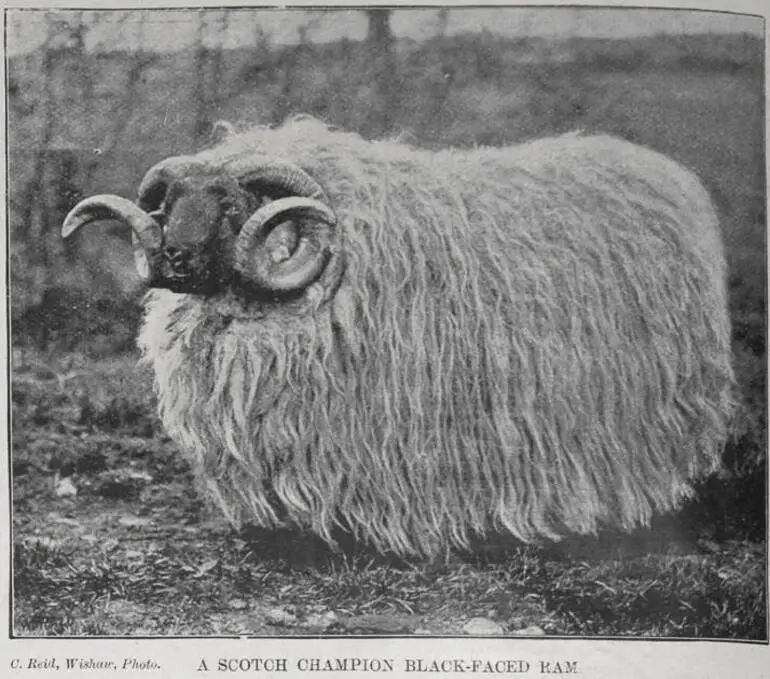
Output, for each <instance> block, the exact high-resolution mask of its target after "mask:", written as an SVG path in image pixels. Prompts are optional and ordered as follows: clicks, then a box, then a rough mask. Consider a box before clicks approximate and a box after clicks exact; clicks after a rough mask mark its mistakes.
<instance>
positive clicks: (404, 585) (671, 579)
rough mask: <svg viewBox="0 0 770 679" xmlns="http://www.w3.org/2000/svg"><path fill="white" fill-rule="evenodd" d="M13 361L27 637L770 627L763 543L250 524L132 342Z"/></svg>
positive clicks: (762, 634)
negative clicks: (377, 548)
mask: <svg viewBox="0 0 770 679" xmlns="http://www.w3.org/2000/svg"><path fill="white" fill-rule="evenodd" d="M14 362H15V365H14V376H15V379H14V385H13V402H14V407H13V423H14V427H13V437H14V456H13V469H14V488H13V507H14V516H13V525H14V632H15V634H16V635H18V636H62V635H63V636H94V635H96V636H114V635H120V636H123V635H132V636H133V635H147V636H155V635H174V636H186V635H207V636H209V635H227V636H230V635H244V634H245V635H287V634H290V635H295V634H299V635H318V634H326V635H340V634H344V635H350V634H386V635H404V634H414V633H419V634H435V635H456V634H462V630H463V627H464V625H465V624H466V623H467V622H468V620H470V619H471V618H474V617H484V618H487V619H490V620H493V621H494V622H495V623H497V624H498V625H499V626H500V629H501V631H502V633H503V634H517V633H520V632H521V630H525V629H527V628H529V629H530V631H531V630H532V629H535V631H536V632H541V633H545V634H548V635H586V636H593V635H601V636H661V637H700V638H703V637H710V638H730V639H755V640H758V639H765V638H767V626H766V619H765V600H766V598H765V597H766V592H765V582H766V574H765V563H764V546H763V543H761V542H755V543H751V542H748V541H732V542H724V543H721V544H716V543H713V542H709V541H703V540H701V541H698V540H697V539H695V538H688V537H686V536H685V535H684V534H683V533H682V531H681V530H679V524H678V523H677V519H676V518H674V519H673V520H671V521H670V522H669V524H668V525H669V527H671V526H673V527H674V528H673V529H671V530H669V531H668V533H667V534H666V535H665V536H664V535H663V534H662V532H661V531H654V530H653V531H648V532H647V533H644V532H640V534H638V535H635V536H631V537H627V538H620V537H617V536H602V537H601V538H594V539H588V538H586V539H580V540H578V539H576V540H573V541H570V542H568V543H567V544H564V545H545V546H541V547H532V546H529V547H527V546H522V545H517V544H506V542H505V541H504V540H502V539H499V540H493V541H491V543H488V544H485V545H483V547H481V548H480V549H479V550H478V551H476V552H475V553H474V555H473V556H469V555H455V556H452V557H450V558H449V559H448V560H447V561H441V562H437V563H434V564H408V563H404V562H402V561H399V560H396V559H390V558H387V557H383V556H380V555H377V554H374V553H373V552H371V551H369V550H368V549H367V548H366V547H365V546H361V545H351V544H343V545H342V549H341V550H340V551H333V550H331V549H330V548H329V547H328V546H326V545H325V544H323V543H321V542H320V541H319V540H318V539H316V538H314V537H312V536H309V535H303V534H300V533H296V532H292V531H279V532H268V531H261V530H256V529H252V530H246V531H243V532H236V531H234V530H232V529H231V528H230V527H228V526H227V525H225V524H224V523H223V522H222V521H221V519H220V518H219V517H218V516H216V515H212V514H210V513H209V511H208V509H207V508H205V507H203V506H202V505H201V504H200V502H199V500H198V497H197V495H196V493H195V490H194V486H193V481H192V478H191V475H190V472H189V469H188V467H187V465H186V463H185V462H184V460H183V458H182V456H181V455H180V454H179V453H178V451H177V450H176V449H175V448H174V446H173V444H172V443H171V442H170V441H169V440H168V438H167V437H165V435H164V434H163V432H162V429H161V428H160V426H159V423H158V422H157V419H156V418H155V416H154V404H153V403H152V399H148V397H147V394H148V393H149V392H150V389H149V376H148V375H147V374H146V373H144V372H142V371H138V370H137V369H136V366H135V357H134V356H132V355H126V356H122V357H114V358H111V359H109V360H102V361H97V362H95V363H94V362H90V363H89V362H88V360H87V359H86V358H84V357H82V356H78V355H75V354H73V355H64V356H62V357H59V358H55V359H54V358H52V357H50V356H49V357H47V358H46V357H43V356H41V355H32V354H30V353H29V352H27V353H26V354H25V355H23V356H22V355H20V354H19V352H16V354H15V356H14ZM84 364H88V365H90V369H89V370H84V369H81V366H82V365H84ZM73 489H75V490H76V491H77V492H76V494H73ZM169 601H173V602H174V605H173V606H169Z"/></svg>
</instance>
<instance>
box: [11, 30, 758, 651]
mask: <svg viewBox="0 0 770 679" xmlns="http://www.w3.org/2000/svg"><path fill="white" fill-rule="evenodd" d="M373 47H376V46H372V45H366V44H359V43H352V42H342V43H336V44H330V45H323V46H320V45H313V44H310V43H306V44H301V45H298V46H295V47H290V48H280V49H279V48H273V47H271V46H270V45H269V44H268V43H263V44H258V45H255V47H254V49H251V50H244V49H241V50H232V51H224V52H222V51H218V52H214V51H211V50H203V49H197V50H190V51H187V52H180V53H173V54H164V55H158V54H151V53H106V54H96V55H95V54H87V53H84V52H82V51H78V49H77V46H75V47H72V46H71V45H69V46H65V47H57V46H56V45H51V46H50V49H48V50H46V51H44V52H43V51H41V52H38V53H32V54H30V55H27V56H24V57H18V58H14V59H12V60H11V61H10V63H9V70H8V73H9V157H10V177H9V182H10V186H9V189H10V213H9V214H10V228H11V283H12V289H11V301H12V304H11V306H12V343H13V349H14V350H13V356H12V370H13V378H14V379H13V389H12V399H13V430H12V436H13V441H12V443H13V472H14V489H13V491H14V496H13V501H14V528H15V536H14V537H15V544H16V549H15V554H14V558H15V569H14V574H15V579H16V580H15V586H16V590H15V603H16V620H15V623H16V630H17V632H18V633H23V634H121V633H124V634H130V633H143V632H144V633H168V634H185V633H229V634H234V633H255V634H270V633H318V632H319V631H322V632H326V633H330V634H332V633H351V632H367V631H368V632H372V631H374V632H379V633H390V632H392V633H399V632H400V631H402V632H407V633H412V632H415V631H420V630H422V631H425V630H427V631H428V632H433V633H456V632H458V631H461V630H462V628H463V626H464V625H465V624H466V623H467V620H468V619H470V618H472V617H474V616H483V617H485V619H488V620H492V621H494V622H495V623H496V624H498V625H499V626H500V628H501V629H502V630H503V632H504V633H516V632H517V631H518V630H524V629H526V628H528V627H536V628H538V629H540V630H541V631H544V632H546V633H548V634H603V635H624V634H634V635H645V634H646V635H662V636H714V637H732V638H754V639H758V638H766V635H767V627H766V620H765V607H764V602H765V601H766V598H765V562H764V540H765V537H766V517H765V507H766V452H765V451H766V446H767V440H766V431H767V424H766V343H765V340H766V306H767V305H766V292H765V290H766V280H765V278H766V234H765V194H764V190H765V189H764V187H765V176H764V153H763V149H764V139H763V130H764V99H763V92H762V83H763V78H764V75H763V73H764V71H763V62H762V54H763V45H762V43H761V41H759V40H757V39H754V38H750V37H747V36H692V37H681V38H672V37H656V38H647V39H638V40H628V41H611V40H570V41H562V42H546V41H543V40H539V39H526V40H509V39H502V38H498V37H495V36H491V35H466V36H462V35H461V36H455V37H452V38H436V39H434V40H431V41H427V42H426V43H424V44H416V43H413V42H406V41H398V42H396V43H393V44H391V45H389V47H388V48H387V50H386V51H384V52H382V53H379V54H377V53H373V52H372V49H373ZM373 54H376V57H377V58H373ZM296 113H310V114H313V115H316V116H318V117H320V118H323V119H324V120H327V121H328V122H330V123H333V124H337V125H339V126H341V127H344V128H347V129H352V130H356V131H359V132H360V133H361V134H363V135H364V136H366V137H379V136H383V135H402V136H404V137H405V138H407V139H409V140H410V141H411V142H412V143H414V144H415V145H419V146H428V147H438V146H445V145H460V146H470V145H474V144H503V143H513V142H517V141H522V140H525V139H529V138H532V137H537V136H541V135H546V134H553V133H561V132H566V131H569V130H574V129H582V130H585V131H588V132H593V131H604V132H610V133H614V134H618V135H620V136H623V137H625V138H627V139H630V140H632V141H636V142H639V143H642V144H645V145H648V146H651V147H653V148H655V149H657V150H660V151H662V152H665V153H668V154H670V155H672V156H673V157H675V158H677V159H678V160H679V161H680V162H682V163H684V164H685V165H687V166H689V167H690V168H692V169H694V170H695V171H696V172H697V173H698V174H699V175H700V176H701V177H702V178H703V180H704V182H705V184H706V185H707V187H708V188H709V189H710V191H711V193H712V196H713V197H714V200H715V203H716V205H717V207H718V208H719V210H720V213H721V216H722V220H723V222H722V223H723V233H724V239H725V243H726V249H727V257H728V262H729V267H730V279H729V287H730V304H731V315H732V319H733V334H734V343H733V345H734V352H735V363H736V369H737V372H738V376H739V381H740V386H741V399H742V404H743V405H742V409H741V413H740V417H739V418H738V421H737V423H736V431H735V435H734V436H733V440H732V441H731V443H730V445H729V447H728V450H727V451H726V469H725V472H724V473H723V474H720V475H719V476H717V477H714V478H711V479H708V480H705V481H704V483H703V484H702V487H701V497H700V500H699V501H698V502H695V503H692V504H691V505H689V506H688V507H686V508H685V509H684V510H683V512H682V513H681V514H680V515H678V516H677V517H674V519H673V520H672V519H668V520H664V519H662V518H661V519H660V522H659V524H660V525H659V526H658V528H659V529H660V530H659V531H658V532H657V533H655V532H653V533H640V534H638V535H636V536H633V537H632V538H631V539H629V540H623V539H620V538H618V537H617V536H603V537H602V539H601V540H598V541H591V540H586V541H577V542H576V543H575V544H572V545H568V546H566V547H563V548H562V549H561V551H558V550H556V549H555V547H554V548H549V549H543V550H537V549H526V550H522V549H520V548H517V547H514V546H505V548H503V546H493V547H492V548H491V552H490V551H487V552H484V553H483V554H482V555H481V556H478V555H477V556H475V557H473V558H470V557H469V558H468V559H467V560H465V561H463V562H462V563H450V564H448V565H441V566H436V567H433V570H431V569H429V568H427V567H421V568H418V569H416V570H415V569H409V568H405V566H404V564H394V563H388V562H381V561H378V560H377V559H374V560H372V556H371V555H368V554H366V553H365V552H357V553H355V554H353V555H349V556H342V555H340V554H333V553H330V552H328V550H325V548H322V547H320V546H319V547H318V548H317V549H316V550H315V551H314V552H312V554H311V556H308V557H303V556H302V554H303V552H304V551H305V550H303V549H302V548H301V546H300V545H302V544H305V542H304V541H306V540H307V538H306V537H305V536H296V535H293V536H284V537H285V538H286V539H285V545H284V546H280V547H279V546H277V545H276V543H275V541H273V540H271V539H270V538H269V537H265V536H256V537H255V536H238V535H235V534H233V533H232V532H230V531H229V530H228V529H227V528H226V527H224V526H223V525H221V523H219V522H218V521H217V520H216V519H215V518H214V517H211V516H208V515H207V514H206V512H205V510H203V508H201V507H200V506H199V505H198V502H197V500H196V497H195V494H194V490H193V488H192V486H191V481H190V478H189V472H188V470H187V468H186V465H185V464H184V462H183V460H182V458H181V457H180V456H179V454H178V452H177V451H175V450H174V448H173V446H172V444H171V443H170V442H169V441H168V440H167V439H166V438H165V437H164V434H163V432H162V430H161V429H160V427H159V424H158V422H157V420H156V418H155V415H154V404H153V403H152V402H151V398H149V397H148V394H150V393H151V386H150V379H149V376H148V375H147V374H146V373H144V372H142V371H136V370H135V368H134V365H135V360H136V355H135V353H134V349H133V337H134V335H135V332H136V327H137V324H138V321H139V312H138V300H139V295H140V290H139V288H138V285H137V281H136V277H135V275H134V274H133V271H132V263H131V254H130V245H129V244H128V240H127V234H126V233H125V232H124V231H123V230H119V229H116V228H111V229H103V230H101V231H99V230H97V229H93V230H92V231H90V232H89V233H86V234H83V235H82V236H81V237H80V238H79V240H78V241H77V242H76V243H75V244H73V245H72V246H67V247H66V248H65V246H64V245H63V244H62V243H61V242H60V239H59V236H58V231H59V228H60V224H61V219H62V217H63V215H64V214H66V211H67V210H68V209H69V208H70V207H71V206H72V205H73V204H74V203H75V202H77V200H78V199H79V198H80V197H82V196H84V195H90V194H92V193H100V192H111V193H118V194H121V195H125V196H127V197H131V196H132V195H133V194H134V192H135V188H136V185H137V183H138V181H139V179H140V178H141V176H142V174H143V173H144V171H145V170H146V169H147V168H148V167H149V165H151V164H152V163H154V162H156V161H158V160H160V159H161V158H163V157H166V156H168V155H171V154H179V153H185V152H190V151H193V150H195V149H197V148H201V147H202V146H203V145H205V144H206V143H207V139H208V135H209V132H210V129H211V124H212V123H213V121H215V120H217V119H220V118H225V119H229V120H231V121H232V122H234V123H236V124H250V123H255V122H259V123H263V124H264V123H277V122H279V121H281V120H283V119H284V118H285V117H286V116H288V115H293V114H296ZM655 535H657V536H658V537H657V538H656V537H655ZM576 554H577V555H579V558H575V555H576ZM179 573H183V574H184V575H183V576H182V577H179V575H178V574H179ZM554 583H556V585H555V586H554ZM169 593H174V597H175V602H176V603H175V607H174V611H170V610H168V608H167V607H164V605H163V604H162V601H163V599H164V597H167V596H168V594H169ZM159 594H160V595H161V596H160V597H159V596H158V595H159ZM276 611H279V612H282V613H283V614H285V615H286V616H287V617H283V618H281V613H279V612H276ZM268 614H270V615H272V616H273V617H272V618H271V617H270V615H268ZM270 620H272V622H269V621H270ZM204 621H205V622H204ZM266 621H267V622H266ZM535 633H536V632H535Z"/></svg>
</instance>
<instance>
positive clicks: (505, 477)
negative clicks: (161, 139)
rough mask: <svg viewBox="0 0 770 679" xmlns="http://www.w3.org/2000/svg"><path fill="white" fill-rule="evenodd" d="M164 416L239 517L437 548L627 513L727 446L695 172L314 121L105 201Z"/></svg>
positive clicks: (209, 154)
mask: <svg viewBox="0 0 770 679" xmlns="http://www.w3.org/2000/svg"><path fill="white" fill-rule="evenodd" d="M103 218H112V219H115V218H117V219H120V220H123V221H124V222H125V223H127V224H128V225H130V226H131V228H132V229H133V234H134V244H135V254H136V261H137V266H138V268H139V269H140V271H141V272H142V273H143V274H144V275H145V276H146V278H147V279H148V282H149V285H150V287H151V289H150V290H149V292H148V293H147V296H146V299H145V305H146V315H145V319H144V325H143V328H142V330H141V334H140V339H139V343H140V346H141V349H142V351H143V353H144V357H145V359H146V360H147V361H149V363H150V364H151V365H152V366H153V368H154V372H155V386H156V389H157V393H158V396H159V409H160V414H161V416H162V420H163V422H164V426H165V427H166V428H167V430H168V432H169V434H170V435H171V436H172V437H173V438H174V439H175V441H176V442H177V443H178V445H179V446H180V448H181V449H182V450H183V451H184V452H185V453H186V454H187V455H188V456H189V459H190V461H191V463H192V465H193V468H194V470H195V475H196V479H197V481H198V483H199V486H200V488H201V491H202V493H203V494H204V495H205V496H206V497H207V498H209V499H210V500H212V501H213V502H214V503H215V504H216V505H218V506H219V507H220V508H221V510H222V511H223V512H224V514H225V515H226V516H227V518H228V519H229V520H230V521H232V522H233V524H236V525H242V524H256V525H260V526H264V527H280V526H286V525H294V526H299V527H301V528H303V529H307V530H310V531H313V532H315V533H317V534H318V535H320V536H322V537H323V538H324V539H326V540H328V541H329V542H333V541H334V536H335V534H337V533H338V532H339V531H343V532H347V533H350V534H352V535H353V536H354V537H355V538H357V539H360V540H361V541H364V542H368V543H371V544H373V545H374V546H375V547H376V548H377V549H379V550H381V551H383V552H392V553H396V554H400V555H407V556H417V557H433V556H436V555H437V554H439V553H441V552H442V551H443V550H447V549H452V548H457V549H467V548H468V546H469V544H471V542H472V541H476V540H478V539H483V537H484V536H488V535H490V534H492V533H499V532H502V533H510V534H512V535H513V536H515V537H516V538H518V539H520V540H523V541H535V540H539V539H544V538H545V539H558V538H559V537H561V536H564V535H567V534H575V533H577V534H590V533H593V532H595V531H597V530H599V529H601V528H602V527H615V528H618V527H619V528H621V529H624V530H631V529H633V528H634V527H636V526H638V525H643V524H646V523H647V522H649V520H650V518H651V517H652V515H653V514H654V513H656V512H666V511H670V510H672V509H675V508H676V507H677V506H678V505H679V503H680V502H681V500H682V499H683V498H684V497H686V496H688V495H689V494H691V493H692V483H693V481H694V480H695V479H697V478H699V477H701V476H703V475H706V474H708V473H710V472H712V471H714V470H715V469H717V468H718V466H719V464H720V458H721V452H722V448H723V445H724V442H725V439H726V436H727V431H728V425H729V420H730V416H731V410H732V407H733V390H734V383H733V382H734V380H733V373H732V368H731V355H730V327H729V317H728V312H727V305H726V291H725V261H724V256H723V248H722V244H721V239H720V233H719V225H718V221H717V217H716V214H715V212H714V209H713V208H712V205H711V203H710V200H709V197H708V195H707V193H706V191H705V190H704V188H703V186H702V185H701V183H700V182H699V181H698V179H697V178H696V177H695V176H694V175H693V174H691V173H690V172H689V171H688V170H686V169H685V168H683V167H681V166H680V165H678V164H676V163H675V162H674V161H672V160H670V159H669V158H667V157H665V156H663V155H660V154H658V153H656V152H653V151H651V150H647V149H644V148H641V147H639V146H636V145H632V144H630V143H628V142H625V141H622V140H620V139H616V138H612V137H607V136H581V135H571V136H564V137H559V138H552V139H543V140H539V141H533V142H530V143H526V144H522V145H519V146H512V147H509V148H475V149H470V150H443V151H438V152H429V151H425V150H418V149H415V148H410V147H408V146H406V145H404V144H401V143H397V142H395V141H381V142H369V141H366V140H364V139H362V138H361V137H359V136H357V135H354V134H350V133H346V132H342V131H338V130H334V129H330V128H329V127H327V126H325V125H323V124H321V123H320V122H318V121H315V120H312V119H305V118H299V119H294V120H291V121H288V122H287V123H286V124H284V125H283V126H281V127H278V128H274V129H268V128H262V127H257V128H253V129H250V130H247V131H245V132H242V133H240V134H234V135H231V136H229V137H228V138H227V139H225V140H224V141H223V142H222V143H220V144H219V145H218V146H216V147H214V148H211V149H207V150H204V151H202V152H200V153H198V154H197V155H192V156H182V157H174V158H169V159H167V160H164V161H162V162H161V163H159V164H158V165H156V166H155V167H154V168H152V169H151V170H150V171H149V172H148V173H147V175H146V177H145V179H144V181H143V182H142V184H141V186H140V188H139V198H138V204H137V205H135V204H134V203H131V202H129V201H128V200H125V199H123V198H120V197H117V196H95V197H93V198H89V199H86V200H85V201H83V202H82V203H80V204H79V205H77V206H76V207H75V208H74V209H73V211H72V212H71V213H70V215H69V216H68V217H67V219H66V222H65V224H64V227H63V234H64V236H68V235H70V234H71V233H72V232H73V231H75V230H76V229H78V228H79V227H81V226H83V225H84V224H87V223H89V222H92V221H95V220H99V219H103Z"/></svg>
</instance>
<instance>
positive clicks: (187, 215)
mask: <svg viewBox="0 0 770 679" xmlns="http://www.w3.org/2000/svg"><path fill="white" fill-rule="evenodd" d="M225 183H226V182H224V181H223V180H222V179H221V177H220V176H215V177H210V176H205V175H203V176H193V177H186V178H184V179H178V180H175V181H173V182H172V183H170V184H169V185H167V186H166V185H159V186H157V187H152V190H151V191H149V192H148V193H147V194H146V195H145V196H143V197H142V198H141V199H140V204H141V205H142V207H143V208H144V209H145V210H146V211H147V212H149V213H150V214H151V215H152V216H153V218H154V219H155V220H156V221H157V222H158V224H159V225H160V226H161V227H162V230H163V249H162V257H161V276H162V278H163V280H164V283H165V287H168V288H169V289H171V290H173V291H174V292H186V293H198V294H214V293H216V292H218V291H220V290H222V289H223V288H224V287H225V286H227V285H228V284H229V283H230V281H231V278H232V271H233V268H232V263H233V248H234V243H235V238H236V236H237V234H238V232H239V231H240V228H241V226H242V225H243V221H244V219H245V216H247V215H248V214H250V212H249V207H250V206H249V199H248V197H247V194H245V192H244V191H242V190H241V189H240V188H239V187H237V186H235V185H232V186H227V185H225Z"/></svg>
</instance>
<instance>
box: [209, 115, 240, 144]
mask: <svg viewBox="0 0 770 679" xmlns="http://www.w3.org/2000/svg"><path fill="white" fill-rule="evenodd" d="M234 134H235V127H233V125H232V123H228V122H227V121H226V120H217V121H216V122H215V123H214V125H213V127H212V128H211V136H210V137H209V145H210V146H218V145H219V144H221V143H222V142H223V141H225V140H226V139H227V138H228V137H231V136H232V135H234Z"/></svg>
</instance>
